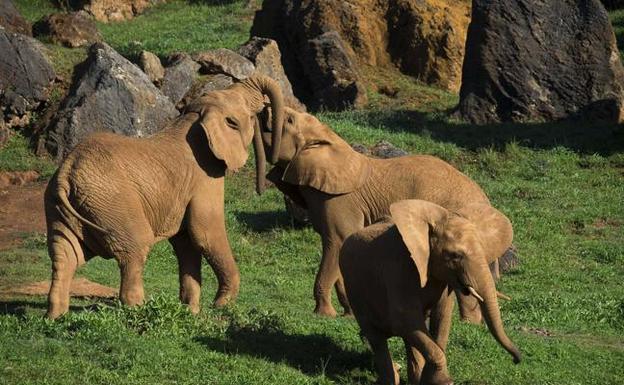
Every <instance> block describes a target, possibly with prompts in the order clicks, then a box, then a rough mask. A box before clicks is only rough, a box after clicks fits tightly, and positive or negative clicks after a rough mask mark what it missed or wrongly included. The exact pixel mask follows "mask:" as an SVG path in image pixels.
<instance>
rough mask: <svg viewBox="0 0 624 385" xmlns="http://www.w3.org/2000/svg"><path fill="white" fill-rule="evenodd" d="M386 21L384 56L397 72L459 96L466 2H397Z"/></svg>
mask: <svg viewBox="0 0 624 385" xmlns="http://www.w3.org/2000/svg"><path fill="white" fill-rule="evenodd" d="M451 4H452V5H451ZM387 18H388V45H389V46H388V52H389V53H390V57H391V58H392V61H393V62H394V63H395V64H396V65H397V66H398V67H399V69H400V70H401V72H403V73H405V74H408V75H412V76H414V77H415V78H417V79H419V80H421V81H423V82H424V83H426V84H429V85H433V86H436V87H439V88H443V89H446V90H449V91H452V92H455V93H457V92H459V88H460V85H461V77H462V64H463V60H464V47H465V42H466V34H467V31H468V24H469V23H470V1H469V0H457V1H453V2H445V1H440V0H425V1H413V0H400V1H396V2H395V6H393V7H390V8H389V10H388V14H387Z"/></svg>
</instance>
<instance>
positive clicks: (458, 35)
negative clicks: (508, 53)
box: [251, 0, 470, 107]
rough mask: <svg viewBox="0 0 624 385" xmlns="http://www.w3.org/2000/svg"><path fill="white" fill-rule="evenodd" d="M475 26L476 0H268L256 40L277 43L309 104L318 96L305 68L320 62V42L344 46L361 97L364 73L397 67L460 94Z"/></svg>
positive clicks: (297, 91) (288, 71)
mask: <svg viewBox="0 0 624 385" xmlns="http://www.w3.org/2000/svg"><path fill="white" fill-rule="evenodd" d="M469 22H470V0H458V1H453V2H450V1H440V0H419V1H414V0H388V1H379V0H361V1H352V0H351V1H343V0H307V1H300V0H265V1H264V2H263V4H262V9H261V10H260V11H258V12H256V16H255V18H254V23H253V26H252V30H251V34H252V36H261V37H267V38H271V39H274V40H276V41H277V43H278V45H279V48H280V50H281V52H282V54H283V55H284V56H283V58H282V63H283V65H284V69H285V71H286V74H287V75H288V78H289V79H290V81H291V82H292V84H293V88H294V91H295V95H297V96H298V97H299V98H300V99H302V100H303V101H304V102H305V103H306V104H310V103H309V101H312V102H314V101H315V99H316V97H317V95H316V94H315V92H314V91H315V90H314V89H313V88H314V87H315V81H314V80H311V76H312V77H313V76H314V75H311V74H309V73H307V72H306V71H305V68H306V67H310V66H311V65H310V64H309V63H310V62H311V61H314V60H316V58H315V56H314V55H315V54H316V53H318V51H317V50H316V48H319V46H318V43H319V38H320V36H321V35H322V36H323V38H320V39H321V41H323V42H324V43H331V44H330V45H329V46H340V47H341V48H340V51H342V54H340V55H339V57H342V56H343V55H344V56H345V57H346V58H348V61H346V60H345V61H343V62H342V63H340V67H341V68H343V69H344V68H346V67H347V66H349V67H350V68H349V71H348V72H349V73H350V74H355V76H356V79H355V84H356V88H357V89H358V90H360V92H362V94H364V92H363V91H364V87H362V86H361V84H362V83H363V81H364V80H363V78H362V76H363V75H362V73H368V72H370V71H373V73H374V72H375V71H387V69H388V68H391V67H396V68H398V69H400V70H401V71H402V72H403V73H406V74H408V75H411V76H414V77H416V78H418V79H420V80H422V81H424V82H426V83H428V84H431V85H435V86H438V87H441V88H445V89H448V90H451V91H454V92H457V91H458V90H459V85H460V80H461V66H462V62H463V55H464V42H465V38H466V30H467V26H468V23H469ZM328 34H329V35H328ZM332 34H337V35H338V36H337V37H335V35H332ZM328 38H331V39H330V40H328ZM327 46H328V45H326V44H322V47H323V48H324V47H327ZM321 57H322V56H321ZM334 60H335V59H334ZM317 66H319V65H317ZM320 66H322V65H320ZM361 67H365V70H363V69H359V68H361ZM317 91H318V90H317ZM356 100H357V98H356ZM337 104H339V105H340V104H343V105H346V104H348V103H342V102H339V103H337ZM321 107H325V106H321Z"/></svg>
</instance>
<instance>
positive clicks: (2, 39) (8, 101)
mask: <svg viewBox="0 0 624 385" xmlns="http://www.w3.org/2000/svg"><path fill="white" fill-rule="evenodd" d="M55 77H56V75H55V73H54V69H53V68H52V64H51V63H50V61H49V60H48V58H47V57H46V55H45V47H44V46H43V45H42V44H41V43H39V42H38V41H37V40H35V39H33V38H31V37H28V36H25V35H22V34H18V33H11V32H8V31H6V30H5V29H3V28H2V27H0V108H1V109H2V111H3V112H4V120H5V121H7V122H8V121H14V122H18V121H19V122H24V121H25V122H26V123H27V122H28V116H27V115H28V113H29V112H30V111H33V110H36V109H37V108H39V107H40V105H42V103H44V102H45V101H47V100H48V93H49V89H50V85H51V83H52V81H53V80H54V79H55ZM11 125H13V124H11Z"/></svg>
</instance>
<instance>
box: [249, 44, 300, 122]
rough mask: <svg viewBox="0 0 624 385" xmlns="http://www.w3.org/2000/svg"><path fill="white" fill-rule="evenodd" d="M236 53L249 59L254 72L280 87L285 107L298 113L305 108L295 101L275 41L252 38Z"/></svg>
mask: <svg viewBox="0 0 624 385" xmlns="http://www.w3.org/2000/svg"><path fill="white" fill-rule="evenodd" d="M238 53H240V54H241V55H242V56H244V57H246V58H247V59H249V60H250V61H251V62H252V63H253V64H254V66H255V67H256V72H257V73H260V74H262V75H266V76H269V77H270V78H272V79H274V80H275V81H276V82H277V83H278V84H279V85H280V87H281V89H282V94H283V95H284V99H285V101H286V105H287V106H288V107H290V108H294V109H295V110H298V111H305V110H306V107H305V105H304V104H303V103H301V102H300V101H299V99H297V97H296V96H295V94H294V93H293V90H292V85H291V84H290V81H289V80H288V77H287V76H286V73H285V72H284V67H282V54H281V53H280V50H279V48H278V46H277V43H276V42H275V40H272V39H265V38H261V37H252V38H251V39H249V41H247V42H246V43H245V44H243V45H242V46H240V47H239V49H238Z"/></svg>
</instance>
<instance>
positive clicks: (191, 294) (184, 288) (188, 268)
mask: <svg viewBox="0 0 624 385" xmlns="http://www.w3.org/2000/svg"><path fill="white" fill-rule="evenodd" d="M169 242H170V243H171V245H172V246H173V250H174V251H175V254H176V256H177V258H178V271H179V275H180V301H181V302H182V303H184V304H186V305H188V306H189V309H190V310H191V313H193V314H197V313H199V298H200V293H201V281H202V278H201V258H202V256H201V252H200V251H199V250H197V249H196V248H195V247H193V244H192V242H191V238H190V237H189V236H188V234H186V233H180V234H177V235H175V236H174V237H172V238H171V239H169Z"/></svg>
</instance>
